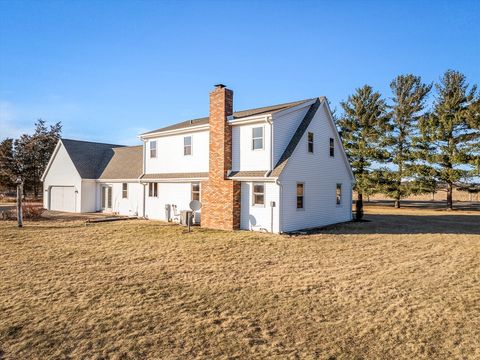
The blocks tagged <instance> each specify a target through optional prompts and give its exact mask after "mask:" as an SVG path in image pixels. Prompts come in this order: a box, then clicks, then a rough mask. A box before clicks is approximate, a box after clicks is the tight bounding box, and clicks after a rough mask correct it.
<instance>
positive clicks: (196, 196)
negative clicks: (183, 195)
mask: <svg viewBox="0 0 480 360" xmlns="http://www.w3.org/2000/svg"><path fill="white" fill-rule="evenodd" d="M192 200H198V201H200V183H192Z"/></svg>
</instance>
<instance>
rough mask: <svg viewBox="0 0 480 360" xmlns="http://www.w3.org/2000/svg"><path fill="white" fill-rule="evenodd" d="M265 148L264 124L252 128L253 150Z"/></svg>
mask: <svg viewBox="0 0 480 360" xmlns="http://www.w3.org/2000/svg"><path fill="white" fill-rule="evenodd" d="M262 149H263V126H259V127H254V128H252V150H262Z"/></svg>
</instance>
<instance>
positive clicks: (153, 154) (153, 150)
mask: <svg viewBox="0 0 480 360" xmlns="http://www.w3.org/2000/svg"><path fill="white" fill-rule="evenodd" d="M150 157H151V158H156V157H157V142H156V141H150Z"/></svg>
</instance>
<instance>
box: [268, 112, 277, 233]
mask: <svg viewBox="0 0 480 360" xmlns="http://www.w3.org/2000/svg"><path fill="white" fill-rule="evenodd" d="M266 121H267V123H269V124H270V167H269V169H270V171H269V172H268V176H269V175H270V173H271V172H272V170H273V121H272V116H271V115H270V116H267V118H266ZM277 180H278V179H277ZM279 202H280V201H279ZM279 205H280V204H278V206H279ZM279 211H280V209H279ZM273 212H274V210H273V206H271V204H270V232H271V233H272V234H273ZM279 225H280V220H279ZM278 230H279V231H280V227H279V229H278Z"/></svg>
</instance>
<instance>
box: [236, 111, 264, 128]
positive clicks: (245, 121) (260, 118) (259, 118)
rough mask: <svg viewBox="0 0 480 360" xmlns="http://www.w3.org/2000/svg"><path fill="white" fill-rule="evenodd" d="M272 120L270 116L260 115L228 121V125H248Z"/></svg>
mask: <svg viewBox="0 0 480 360" xmlns="http://www.w3.org/2000/svg"><path fill="white" fill-rule="evenodd" d="M271 118H272V115H271V114H262V115H254V116H249V117H245V118H241V119H232V120H230V119H228V124H229V125H232V126H233V125H240V124H242V125H243V124H250V123H257V122H267V121H268V120H269V119H271Z"/></svg>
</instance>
